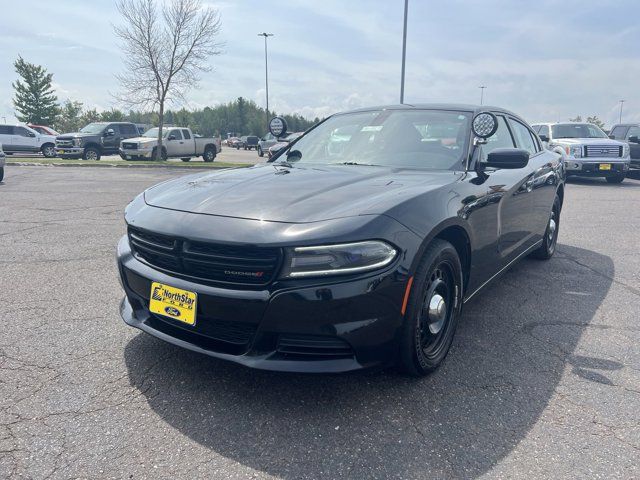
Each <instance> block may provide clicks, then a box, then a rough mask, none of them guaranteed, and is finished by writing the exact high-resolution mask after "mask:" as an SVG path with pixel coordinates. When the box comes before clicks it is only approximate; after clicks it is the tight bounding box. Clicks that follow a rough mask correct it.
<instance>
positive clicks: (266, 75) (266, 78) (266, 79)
mask: <svg viewBox="0 0 640 480" xmlns="http://www.w3.org/2000/svg"><path fill="white" fill-rule="evenodd" d="M258 36H259V37H264V85H265V90H266V96H267V125H269V63H268V60H267V37H273V33H266V32H262V33H259V34H258Z"/></svg>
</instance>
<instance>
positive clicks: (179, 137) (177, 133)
mask: <svg viewBox="0 0 640 480" xmlns="http://www.w3.org/2000/svg"><path fill="white" fill-rule="evenodd" d="M171 135H173V136H174V137H175V139H176V140H182V134H181V133H180V130H177V129H175V130H171V131H170V132H169V136H168V137H167V138H169V137H170V136H171Z"/></svg>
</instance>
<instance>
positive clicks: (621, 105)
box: [618, 100, 625, 123]
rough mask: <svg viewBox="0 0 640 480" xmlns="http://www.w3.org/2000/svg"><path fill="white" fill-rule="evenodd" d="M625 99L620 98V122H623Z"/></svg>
mask: <svg viewBox="0 0 640 480" xmlns="http://www.w3.org/2000/svg"><path fill="white" fill-rule="evenodd" d="M624 102H625V101H624V100H620V121H619V122H618V123H622V107H623V106H624Z"/></svg>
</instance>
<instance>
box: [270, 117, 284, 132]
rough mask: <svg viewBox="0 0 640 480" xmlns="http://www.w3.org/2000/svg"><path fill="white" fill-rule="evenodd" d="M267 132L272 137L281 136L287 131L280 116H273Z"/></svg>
mask: <svg viewBox="0 0 640 480" xmlns="http://www.w3.org/2000/svg"><path fill="white" fill-rule="evenodd" d="M269 132H271V135H273V136H274V137H281V136H282V135H284V134H285V133H287V122H286V121H285V119H284V118H282V117H273V118H272V119H271V121H270V122H269Z"/></svg>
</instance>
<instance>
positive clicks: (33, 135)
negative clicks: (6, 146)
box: [27, 132, 36, 138]
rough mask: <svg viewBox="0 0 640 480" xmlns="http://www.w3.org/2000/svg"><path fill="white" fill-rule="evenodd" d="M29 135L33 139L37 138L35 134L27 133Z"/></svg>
mask: <svg viewBox="0 0 640 480" xmlns="http://www.w3.org/2000/svg"><path fill="white" fill-rule="evenodd" d="M27 135H28V136H29V137H31V138H34V137H35V136H36V134H35V133H33V132H27Z"/></svg>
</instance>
